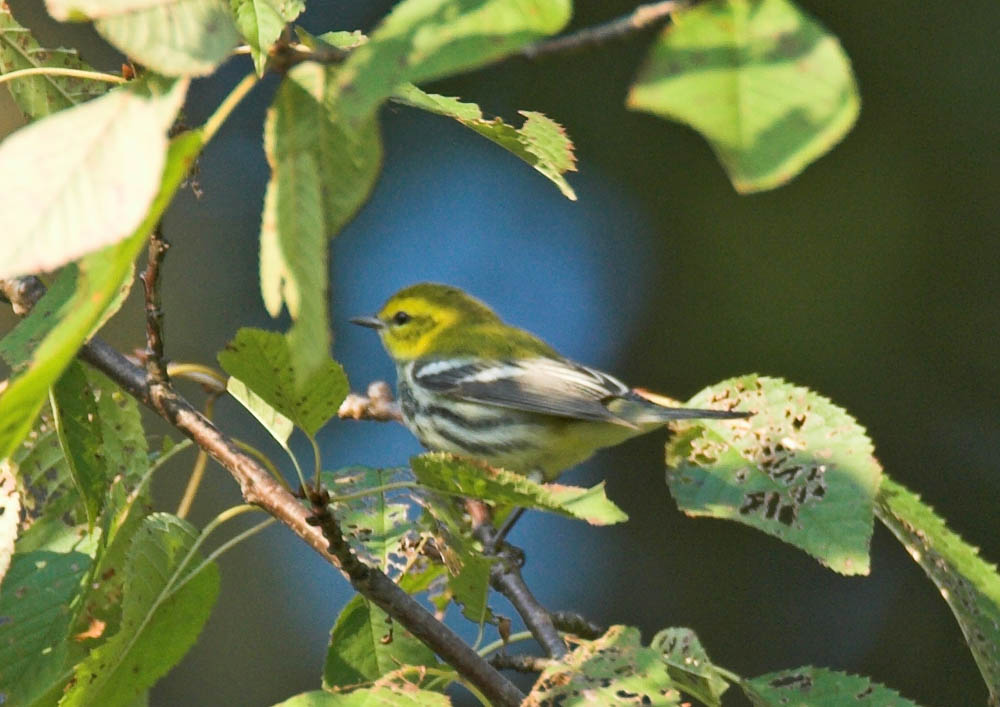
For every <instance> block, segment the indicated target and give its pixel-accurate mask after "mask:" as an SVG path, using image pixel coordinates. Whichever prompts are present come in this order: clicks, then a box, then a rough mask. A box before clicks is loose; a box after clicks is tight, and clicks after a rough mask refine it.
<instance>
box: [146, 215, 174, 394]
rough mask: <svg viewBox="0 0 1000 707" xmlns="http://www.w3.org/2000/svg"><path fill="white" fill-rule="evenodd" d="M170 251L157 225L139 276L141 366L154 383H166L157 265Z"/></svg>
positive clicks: (168, 379) (167, 379)
mask: <svg viewBox="0 0 1000 707" xmlns="http://www.w3.org/2000/svg"><path fill="white" fill-rule="evenodd" d="M168 250H170V244H169V243H168V242H167V241H166V239H164V238H163V232H162V231H161V228H160V226H159V225H157V227H156V228H154V229H153V232H152V233H151V234H150V236H149V254H148V256H147V259H146V270H145V271H144V272H142V273H141V274H140V275H139V279H140V280H142V285H143V290H144V294H145V309H146V352H145V364H146V370H147V371H148V372H149V376H150V378H152V379H153V380H154V381H155V382H157V383H167V382H169V381H170V376H169V375H167V364H166V361H164V360H163V308H162V307H161V302H160V264H161V263H162V262H163V258H164V257H165V256H166V254H167V251H168Z"/></svg>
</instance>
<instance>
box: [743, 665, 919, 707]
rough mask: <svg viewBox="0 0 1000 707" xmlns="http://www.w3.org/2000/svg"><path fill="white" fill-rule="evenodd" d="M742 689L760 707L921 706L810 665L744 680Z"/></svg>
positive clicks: (871, 684)
mask: <svg viewBox="0 0 1000 707" xmlns="http://www.w3.org/2000/svg"><path fill="white" fill-rule="evenodd" d="M740 687H742V688H743V692H744V693H745V694H746V696H747V697H749V698H750V701H751V702H753V704H754V705H756V707H779V706H780V707H841V706H842V705H845V704H851V705H859V706H860V707H865V706H866V705H871V706H872V707H875V706H876V705H877V707H917V704H916V703H915V702H911V701H910V700H907V699H906V698H904V697H900V696H899V694H898V693H897V692H896V691H895V690H890V689H889V688H887V687H884V686H882V685H879V684H878V683H877V682H875V681H874V680H870V679H869V678H865V677H861V676H858V675H848V674H847V673H841V672H837V671H834V670H827V669H825V668H814V667H812V666H808V665H807V666H805V667H802V668H795V669H792V670H781V671H779V672H776V673H768V674H767V675H761V676H760V677H757V678H752V679H750V680H744V681H743V683H742V684H741V685H740Z"/></svg>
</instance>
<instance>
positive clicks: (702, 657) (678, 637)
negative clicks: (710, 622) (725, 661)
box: [649, 628, 729, 707]
mask: <svg viewBox="0 0 1000 707" xmlns="http://www.w3.org/2000/svg"><path fill="white" fill-rule="evenodd" d="M649 647H650V648H652V649H653V650H655V651H659V653H660V657H661V658H662V659H663V662H665V663H666V664H667V673H668V674H669V675H670V678H671V680H673V682H674V685H675V686H676V687H677V689H679V690H680V691H681V692H684V693H686V694H688V695H691V696H692V697H695V698H697V699H698V701H699V702H701V703H702V704H703V705H706V706H707V707H720V706H721V705H722V693H724V692H725V691H726V690H727V689H729V683H728V682H727V681H726V680H725V679H724V678H723V677H722V676H721V675H720V674H719V672H718V671H717V670H716V669H715V666H714V665H712V661H711V660H709V658H708V653H706V652H705V649H704V648H703V647H702V645H701V641H699V640H698V637H697V636H696V635H695V633H694V631H692V630H691V629H689V628H665V629H663V630H662V631H660V632H659V633H658V634H656V635H655V636H653V640H652V641H650V642H649Z"/></svg>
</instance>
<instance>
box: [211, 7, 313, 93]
mask: <svg viewBox="0 0 1000 707" xmlns="http://www.w3.org/2000/svg"><path fill="white" fill-rule="evenodd" d="M229 5H230V7H231V8H232V10H233V15H234V16H235V18H236V27H237V29H239V31H240V34H242V35H243V38H244V39H245V40H246V41H247V44H249V45H250V56H251V57H252V58H253V65H254V68H255V69H256V70H257V75H258V76H263V74H264V64H266V63H267V53H268V51H270V49H271V47H272V46H273V45H274V42H275V41H276V40H277V39H278V37H279V36H280V35H281V32H282V30H284V28H285V25H286V24H288V23H289V22H291V21H292V20H294V19H295V18H296V17H298V16H299V15H300V14H301V13H302V12H303V11H304V10H305V9H306V5H305V2H304V1H303V0H229Z"/></svg>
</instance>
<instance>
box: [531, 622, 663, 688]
mask: <svg viewBox="0 0 1000 707" xmlns="http://www.w3.org/2000/svg"><path fill="white" fill-rule="evenodd" d="M680 699H681V694H680V692H678V691H677V688H676V687H675V686H674V684H673V682H672V681H671V679H670V675H669V674H668V673H667V665H666V663H664V662H663V661H662V660H661V659H660V653H659V651H656V650H653V649H652V648H646V647H645V646H643V645H642V644H641V643H640V641H639V629H637V628H632V627H629V626H612V627H611V628H610V629H608V632H607V633H605V634H604V635H603V636H601V637H600V638H598V639H597V640H594V641H580V645H579V646H578V647H577V648H576V649H575V650H574V651H573V652H572V653H570V654H569V655H568V656H566V657H565V658H564V659H562V660H561V661H559V662H554V663H552V664H551V665H549V666H548V667H547V668H545V670H543V671H542V674H541V675H539V676H538V681H537V682H536V683H535V685H534V687H533V688H532V690H531V694H529V695H528V699H527V700H525V701H524V705H525V707H540V706H541V705H549V704H560V705H566V706H567V707H570V706H572V705H590V704H606V705H610V704H614V705H658V706H674V707H679V705H680V704H681V701H680Z"/></svg>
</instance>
